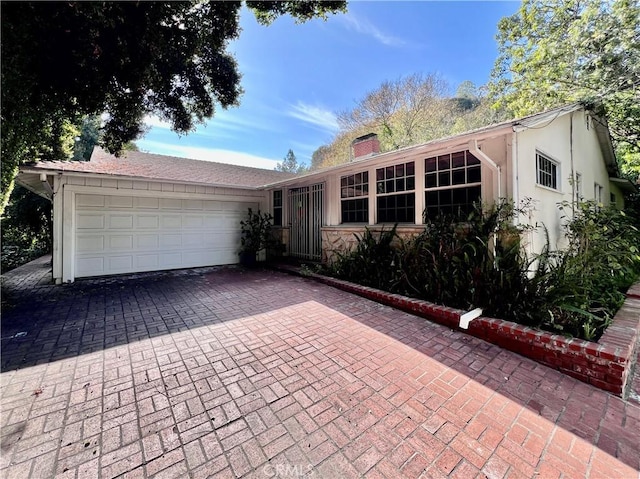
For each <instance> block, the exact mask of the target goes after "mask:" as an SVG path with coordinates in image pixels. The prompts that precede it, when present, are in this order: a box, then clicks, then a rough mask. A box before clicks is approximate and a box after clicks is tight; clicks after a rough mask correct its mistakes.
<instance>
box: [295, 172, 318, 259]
mask: <svg viewBox="0 0 640 479" xmlns="http://www.w3.org/2000/svg"><path fill="white" fill-rule="evenodd" d="M289 214H290V217H289V218H290V220H289V224H290V225H291V231H290V237H289V255H291V256H293V257H295V258H301V259H308V260H312V261H320V259H321V258H322V237H321V234H320V227H321V226H322V221H323V218H324V183H318V184H316V185H311V186H305V187H302V188H292V189H290V190H289Z"/></svg>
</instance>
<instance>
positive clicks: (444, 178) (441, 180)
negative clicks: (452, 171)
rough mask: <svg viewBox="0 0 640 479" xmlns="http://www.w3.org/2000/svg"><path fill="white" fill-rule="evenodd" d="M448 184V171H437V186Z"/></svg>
mask: <svg viewBox="0 0 640 479" xmlns="http://www.w3.org/2000/svg"><path fill="white" fill-rule="evenodd" d="M450 184H451V180H450V177H449V172H448V171H442V172H440V173H438V186H449V185H450Z"/></svg>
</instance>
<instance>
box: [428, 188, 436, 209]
mask: <svg viewBox="0 0 640 479" xmlns="http://www.w3.org/2000/svg"><path fill="white" fill-rule="evenodd" d="M426 201H427V206H431V205H436V206H437V205H438V192H437V191H427V196H426Z"/></svg>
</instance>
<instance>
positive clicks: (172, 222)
mask: <svg viewBox="0 0 640 479" xmlns="http://www.w3.org/2000/svg"><path fill="white" fill-rule="evenodd" d="M161 218H162V220H161V222H160V223H161V225H162V228H171V229H180V228H181V227H182V217H180V216H178V215H163V216H162V217H161Z"/></svg>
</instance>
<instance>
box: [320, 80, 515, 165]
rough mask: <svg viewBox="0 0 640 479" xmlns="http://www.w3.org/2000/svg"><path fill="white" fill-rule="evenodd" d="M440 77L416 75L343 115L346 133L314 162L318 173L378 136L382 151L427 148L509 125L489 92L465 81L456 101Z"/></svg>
mask: <svg viewBox="0 0 640 479" xmlns="http://www.w3.org/2000/svg"><path fill="white" fill-rule="evenodd" d="M448 91H449V87H448V85H447V84H446V82H444V81H443V80H442V79H441V78H440V77H438V76H437V75H435V74H428V75H421V74H413V75H409V76H407V77H404V78H400V79H398V80H394V81H386V82H384V83H383V84H382V85H380V87H378V88H377V89H375V90H373V91H371V92H369V93H368V94H366V95H365V96H364V97H363V98H362V99H361V100H359V101H358V102H357V103H356V106H355V107H354V108H353V109H351V110H347V111H344V112H342V113H340V114H339V115H338V122H339V124H340V131H339V132H338V134H337V135H336V136H335V137H334V139H333V141H332V142H331V143H330V144H329V145H323V146H321V147H320V148H318V149H317V150H316V151H315V152H314V153H313V155H312V157H311V165H312V168H313V169H316V168H319V167H326V166H334V165H339V164H342V163H345V162H347V161H349V158H350V156H351V142H352V141H353V140H354V139H355V138H357V137H359V136H361V135H365V134H367V133H376V134H377V135H378V139H379V140H380V149H381V151H383V152H385V151H390V150H394V149H397V148H402V147H405V146H410V145H416V144H419V143H424V142H427V141H429V140H433V139H436V138H441V137H444V136H447V135H451V134H456V133H461V132H463V131H468V130H471V129H473V128H478V127H481V126H486V125H490V124H492V123H497V122H499V121H502V120H505V119H506V116H507V112H506V111H505V109H504V108H501V109H496V108H494V107H493V105H492V102H490V101H489V100H488V98H487V94H486V88H485V87H476V85H474V84H473V82H471V81H468V80H467V81H465V82H462V83H461V84H460V86H459V87H458V90H457V93H456V96H455V97H450V96H448V95H447V92H448Z"/></svg>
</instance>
